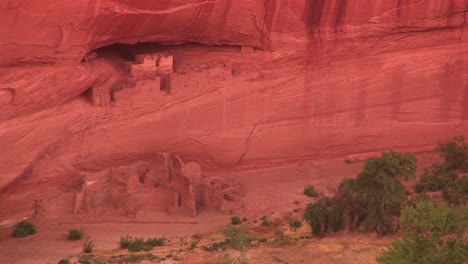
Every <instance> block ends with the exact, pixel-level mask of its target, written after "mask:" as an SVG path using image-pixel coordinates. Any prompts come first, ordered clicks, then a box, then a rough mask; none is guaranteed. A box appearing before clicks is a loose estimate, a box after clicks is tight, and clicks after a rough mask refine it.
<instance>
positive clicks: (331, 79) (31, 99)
mask: <svg viewBox="0 0 468 264" xmlns="http://www.w3.org/2000/svg"><path fill="white" fill-rule="evenodd" d="M467 9H468V0H380V1H374V0H315V1H313V0H306V1H299V0H289V1H287V0H263V1H261V0H251V1H242V2H241V3H240V2H239V1H236V2H235V1H230V0H205V1H204V0H190V1H185V0H184V1H182V0H172V1H162V0H160V1H130V0H99V1H96V0H80V1H48V0H44V1H35V0H23V1H3V2H2V3H0V19H1V20H2V23H1V24H0V47H1V49H0V67H1V69H0V104H1V109H2V111H0V120H1V122H0V146H2V152H1V153H0V172H1V175H0V188H3V189H5V188H7V187H9V186H11V187H10V188H13V187H14V188H18V190H21V192H22V193H23V196H24V202H28V201H29V200H31V199H30V198H31V197H37V196H40V192H41V191H46V190H47V191H51V190H53V191H56V192H60V191H61V188H63V186H67V184H68V183H69V182H70V179H71V178H73V177H74V176H75V175H77V174H79V173H80V171H81V170H83V168H86V169H95V168H96V167H102V166H103V164H107V165H108V166H112V165H113V164H120V163H122V162H126V161H128V160H129V159H133V158H134V157H141V156H148V155H153V154H155V153H158V152H175V153H176V154H178V155H179V156H181V157H183V159H184V160H195V161H197V162H199V163H200V164H201V165H202V166H203V167H204V168H206V169H208V170H216V169H218V170H219V169H221V170H222V169H226V168H228V169H232V168H248V167H256V166H269V165H274V164H277V163H284V162H289V161H295V160H301V159H320V158H329V157H344V156H346V155H349V154H355V153H363V152H374V151H380V150H388V149H393V148H397V149H414V150H417V149H421V148H426V147H431V146H432V145H434V144H436V143H437V142H439V140H442V139H446V138H448V137H450V136H453V135H457V134H466V132H465V131H466V128H467V124H468V123H467V122H466V120H467V119H468V70H467V66H466V65H467V63H468V40H467V26H466V21H467V19H468V15H467ZM137 42H155V43H160V44H165V45H175V44H182V43H200V44H207V45H215V46H213V47H212V48H209V47H201V46H195V47H192V46H189V47H187V46H183V47H180V48H179V49H178V48H177V47H168V48H167V49H168V50H169V52H173V53H174V64H175V65H176V66H177V67H178V69H179V70H181V71H182V69H188V70H190V69H192V68H193V67H195V66H197V67H198V65H204V64H208V63H211V62H213V61H216V62H217V63H219V64H223V65H227V66H229V67H231V68H232V73H233V75H234V76H233V78H232V79H229V80H226V81H223V82H211V83H210V82H207V84H206V85H202V86H199V85H198V84H197V78H204V77H201V75H196V74H195V75H193V76H195V77H190V78H187V81H186V82H185V83H186V84H187V87H183V86H182V87H181V88H183V89H184V90H183V91H184V92H182V93H180V94H178V95H175V94H174V95H170V94H169V95H168V96H167V97H163V98H160V97H158V99H149V100H146V101H144V102H143V101H142V102H141V103H140V104H138V103H137V104H136V105H133V107H132V108H115V107H114V108H112V107H110V108H101V107H92V105H91V104H90V103H89V102H88V101H86V100H85V98H84V97H83V96H80V95H81V94H82V93H83V92H84V91H86V90H87V89H89V88H90V87H93V86H97V85H101V84H102V83H107V84H108V85H109V86H113V87H114V86H116V85H119V84H120V82H121V81H122V80H121V78H120V77H121V76H120V75H121V74H123V73H122V72H121V71H120V70H119V67H118V66H117V65H119V64H118V63H117V62H116V61H117V59H115V58H113V57H112V58H111V57H102V58H98V60H97V61H98V62H99V63H94V62H87V61H86V62H82V60H83V58H84V57H85V55H86V54H88V53H89V52H91V51H93V50H96V49H98V48H101V47H104V46H108V45H111V44H115V43H125V44H135V43H137ZM221 45H239V46H253V47H255V48H257V49H258V51H257V52H255V53H253V54H245V53H240V52H238V53H236V52H232V51H231V50H230V48H229V47H226V48H223V47H221ZM216 46H218V47H216ZM227 50H229V51H227ZM114 59H115V60H114ZM194 65H195V66H194ZM184 67H185V68H184ZM197 76H198V77H197ZM181 78H182V77H181ZM191 81H193V83H191ZM194 87H197V88H196V89H195V88H194ZM21 186H36V188H34V190H33V189H32V188H31V187H21ZM51 186H52V187H51ZM61 186H62V187H61ZM28 199H29V200H28ZM2 202H3V203H5V202H4V201H3V200H2V199H0V203H2ZM2 206H4V208H6V206H9V207H11V206H12V205H11V204H3V205H2V204H0V208H1V207H2Z"/></svg>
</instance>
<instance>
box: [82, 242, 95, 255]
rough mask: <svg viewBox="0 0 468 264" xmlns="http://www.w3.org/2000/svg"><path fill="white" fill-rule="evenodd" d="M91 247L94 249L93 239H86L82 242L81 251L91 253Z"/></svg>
mask: <svg viewBox="0 0 468 264" xmlns="http://www.w3.org/2000/svg"><path fill="white" fill-rule="evenodd" d="M93 249H94V243H93V241H86V242H85V243H84V244H83V252H84V253H91V252H93Z"/></svg>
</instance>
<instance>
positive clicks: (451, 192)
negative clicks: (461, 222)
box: [442, 176, 468, 205]
mask: <svg viewBox="0 0 468 264" xmlns="http://www.w3.org/2000/svg"><path fill="white" fill-rule="evenodd" d="M442 197H443V198H444V199H445V200H446V201H447V202H448V203H449V204H453V205H467V203H468V177H467V176H464V177H462V178H460V179H459V180H457V181H452V182H450V183H448V184H447V185H446V186H445V188H444V189H443V190H442Z"/></svg>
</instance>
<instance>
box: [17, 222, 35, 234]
mask: <svg viewBox="0 0 468 264" xmlns="http://www.w3.org/2000/svg"><path fill="white" fill-rule="evenodd" d="M34 234H36V227H35V226H34V224H33V223H31V222H29V221H26V220H23V221H20V222H19V223H17V224H16V225H15V229H14V230H13V236H14V237H27V236H29V235H34Z"/></svg>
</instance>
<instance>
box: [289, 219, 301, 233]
mask: <svg viewBox="0 0 468 264" xmlns="http://www.w3.org/2000/svg"><path fill="white" fill-rule="evenodd" d="M301 226H302V223H301V221H299V220H297V219H289V228H290V229H291V230H294V231H296V230H297V229H298V228H300V227H301Z"/></svg>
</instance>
